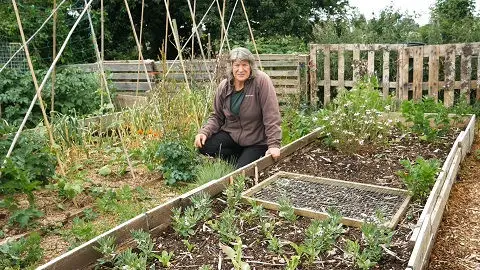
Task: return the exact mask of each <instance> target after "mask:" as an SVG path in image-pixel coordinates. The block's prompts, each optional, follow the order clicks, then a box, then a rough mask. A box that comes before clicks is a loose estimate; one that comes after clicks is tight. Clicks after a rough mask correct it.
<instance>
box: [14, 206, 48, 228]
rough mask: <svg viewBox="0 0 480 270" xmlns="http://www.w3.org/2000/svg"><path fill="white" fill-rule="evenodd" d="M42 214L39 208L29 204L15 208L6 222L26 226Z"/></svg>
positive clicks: (30, 224)
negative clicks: (21, 207) (23, 207)
mask: <svg viewBox="0 0 480 270" xmlns="http://www.w3.org/2000/svg"><path fill="white" fill-rule="evenodd" d="M42 216H43V213H42V212H41V211H40V210H38V209H36V208H35V207H33V206H30V207H29V208H27V209H18V210H15V211H14V212H13V213H12V215H11V216H10V218H9V219H8V222H9V223H10V224H12V225H15V224H18V225H19V226H20V228H27V227H29V226H32V225H33V224H34V222H35V219H37V218H39V217H42Z"/></svg>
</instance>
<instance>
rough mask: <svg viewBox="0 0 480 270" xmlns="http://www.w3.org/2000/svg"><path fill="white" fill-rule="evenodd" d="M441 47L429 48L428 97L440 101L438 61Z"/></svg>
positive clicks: (433, 46) (432, 46)
mask: <svg viewBox="0 0 480 270" xmlns="http://www.w3.org/2000/svg"><path fill="white" fill-rule="evenodd" d="M439 53H440V47H439V46H437V45H431V46H429V57H428V96H429V97H432V98H433V99H434V100H435V101H438V69H439V65H438V59H439Z"/></svg>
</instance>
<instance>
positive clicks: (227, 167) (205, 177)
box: [195, 158, 234, 186]
mask: <svg viewBox="0 0 480 270" xmlns="http://www.w3.org/2000/svg"><path fill="white" fill-rule="evenodd" d="M233 170H234V167H233V165H232V164H231V163H229V162H226V161H224V160H222V159H218V158H216V159H211V158H208V159H207V160H206V161H205V162H203V163H201V164H200V165H199V166H197V168H196V170H195V177H196V179H197V180H196V181H195V184H196V185H197V186H198V185H202V184H205V183H207V182H209V181H211V180H215V179H219V178H220V177H222V176H224V175H227V174H229V173H230V172H232V171H233Z"/></svg>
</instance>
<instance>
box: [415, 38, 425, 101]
mask: <svg viewBox="0 0 480 270" xmlns="http://www.w3.org/2000/svg"><path fill="white" fill-rule="evenodd" d="M422 82H423V48H422V47H415V48H414V49H413V99H414V100H421V99H422V90H423V89H422Z"/></svg>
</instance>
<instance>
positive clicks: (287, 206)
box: [278, 196, 298, 223]
mask: <svg viewBox="0 0 480 270" xmlns="http://www.w3.org/2000/svg"><path fill="white" fill-rule="evenodd" d="M278 204H279V208H278V215H279V216H280V217H282V218H284V219H285V220H288V221H290V222H292V223H294V222H295V221H297V218H298V217H297V215H295V209H294V208H293V204H292V202H291V201H290V199H288V198H287V197H285V196H281V197H280V198H279V199H278Z"/></svg>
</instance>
